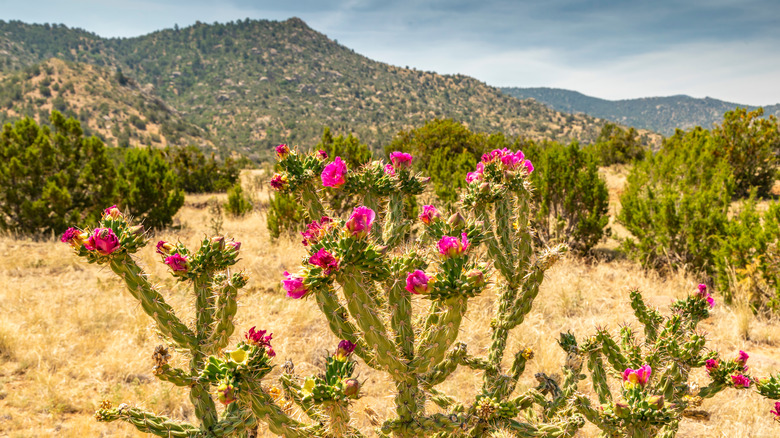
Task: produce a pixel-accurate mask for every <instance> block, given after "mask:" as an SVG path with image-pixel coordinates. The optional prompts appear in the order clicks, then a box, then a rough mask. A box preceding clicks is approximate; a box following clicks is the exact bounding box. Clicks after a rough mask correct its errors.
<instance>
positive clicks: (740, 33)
mask: <svg viewBox="0 0 780 438" xmlns="http://www.w3.org/2000/svg"><path fill="white" fill-rule="evenodd" d="M0 5H2V11H3V13H2V15H0V18H2V19H4V20H12V19H18V20H22V21H25V22H34V23H47V22H48V23H64V24H66V25H68V26H69V27H80V28H83V29H86V30H88V31H91V32H95V33H97V34H99V35H102V36H107V37H111V36H125V37H130V36H137V35H142V34H145V33H149V32H152V31H155V30H159V29H164V28H170V27H173V25H174V24H178V25H179V26H180V27H184V26H188V25H190V24H193V23H195V21H197V20H199V21H202V22H206V23H211V22H214V21H219V22H227V21H231V20H237V19H243V18H247V17H249V18H253V19H271V20H285V19H287V18H290V17H293V16H296V17H300V18H302V19H303V20H304V21H306V22H307V23H308V24H309V26H311V27H312V28H314V29H315V30H318V31H320V32H322V33H324V34H326V35H327V36H328V37H330V38H333V39H336V40H338V41H339V43H341V44H343V45H345V46H347V47H349V48H352V49H354V50H355V51H356V52H358V53H361V54H363V55H365V56H367V57H369V58H372V59H375V60H377V61H381V62H386V63H390V64H394V65H398V66H402V67H404V66H410V67H416V68H418V69H421V70H431V71H436V72H438V73H443V74H450V73H462V74H466V75H469V76H473V77H475V78H477V79H480V80H482V81H484V82H486V83H488V84H490V85H494V86H518V87H557V88H567V89H571V90H576V91H580V92H582V93H585V94H588V95H591V96H596V97H602V98H606V99H627V98H634V97H647V96H667V95H673V94H688V95H691V96H694V97H705V96H709V97H714V98H717V99H722V100H727V101H731V102H736V103H742V104H753V105H769V104H775V103H780V1H777V0H738V1H737V0H688V1H685V0H678V1H674V0H646V1H644V0H643V1H618V0H588V1H584V0H579V1H578V0H538V1H509V0H451V1H446V0H424V1H411V0H406V1H390V0H387V1H375V0H365V1H360V0H310V1H295V0H289V1H286V0H276V1H273V2H270V1H265V0H262V1H251V0H226V1H218V2H217V1H207V0H186V1H185V0H162V1H133V0H125V1H116V0H71V1H68V2H63V1H53V0H45V1H27V2H18V1H10V0H2V1H0Z"/></svg>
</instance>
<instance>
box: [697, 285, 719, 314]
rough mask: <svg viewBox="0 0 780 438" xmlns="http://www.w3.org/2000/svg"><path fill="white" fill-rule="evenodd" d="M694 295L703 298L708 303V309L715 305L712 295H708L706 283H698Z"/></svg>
mask: <svg viewBox="0 0 780 438" xmlns="http://www.w3.org/2000/svg"><path fill="white" fill-rule="evenodd" d="M696 296H698V297H699V298H703V299H705V300H706V301H707V304H709V305H710V309H712V308H713V307H715V300H714V299H713V298H712V295H710V293H709V292H707V285H706V284H700V285H699V291H698V292H697V293H696Z"/></svg>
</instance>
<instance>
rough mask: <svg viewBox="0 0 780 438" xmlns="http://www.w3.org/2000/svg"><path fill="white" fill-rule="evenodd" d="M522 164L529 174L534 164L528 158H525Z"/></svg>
mask: <svg viewBox="0 0 780 438" xmlns="http://www.w3.org/2000/svg"><path fill="white" fill-rule="evenodd" d="M523 166H525V171H526V172H528V173H529V174H530V173H532V172H533V171H534V165H533V164H532V163H531V161H530V160H525V161H524V162H523Z"/></svg>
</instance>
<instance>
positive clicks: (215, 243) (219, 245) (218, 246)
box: [211, 236, 225, 251]
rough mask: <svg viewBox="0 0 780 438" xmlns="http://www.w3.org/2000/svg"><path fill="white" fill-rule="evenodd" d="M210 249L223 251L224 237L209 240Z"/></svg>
mask: <svg viewBox="0 0 780 438" xmlns="http://www.w3.org/2000/svg"><path fill="white" fill-rule="evenodd" d="M211 248H213V249H215V250H217V251H222V250H223V249H225V237H224V236H217V237H212V238H211Z"/></svg>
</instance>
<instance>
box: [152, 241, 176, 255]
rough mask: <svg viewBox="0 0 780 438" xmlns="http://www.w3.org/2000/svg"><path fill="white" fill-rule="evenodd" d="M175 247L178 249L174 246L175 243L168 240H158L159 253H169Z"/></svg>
mask: <svg viewBox="0 0 780 438" xmlns="http://www.w3.org/2000/svg"><path fill="white" fill-rule="evenodd" d="M174 249H176V247H174V246H173V245H171V244H170V243H168V242H166V241H164V240H161V241H159V242H157V251H156V252H157V254H160V255H168V254H170V253H171V251H173V250H174Z"/></svg>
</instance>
